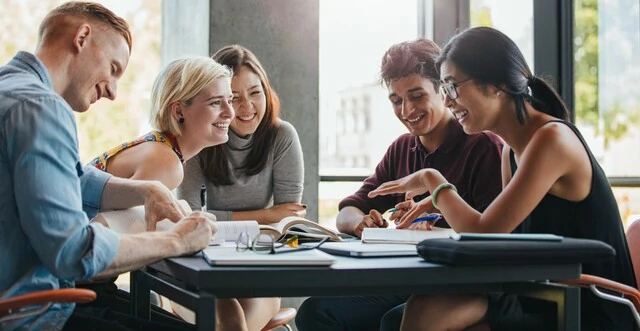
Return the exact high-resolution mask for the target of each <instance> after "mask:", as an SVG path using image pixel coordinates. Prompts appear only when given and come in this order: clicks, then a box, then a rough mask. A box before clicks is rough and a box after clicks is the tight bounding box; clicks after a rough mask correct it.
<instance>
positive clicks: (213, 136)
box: [91, 57, 280, 330]
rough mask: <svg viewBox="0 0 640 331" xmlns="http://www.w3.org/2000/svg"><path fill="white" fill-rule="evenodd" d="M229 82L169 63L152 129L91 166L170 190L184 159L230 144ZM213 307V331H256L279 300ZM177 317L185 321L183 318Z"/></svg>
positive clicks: (196, 60)
mask: <svg viewBox="0 0 640 331" xmlns="http://www.w3.org/2000/svg"><path fill="white" fill-rule="evenodd" d="M231 77H232V73H231V70H230V69H228V68H227V67H225V66H223V65H221V64H219V63H218V62H216V61H215V60H213V59H211V58H209V57H186V58H180V59H177V60H173V61H171V62H169V63H168V64H167V65H166V66H165V67H164V68H163V69H162V71H161V72H160V74H159V75H158V77H157V78H156V80H155V82H154V84H153V88H152V91H151V116H150V122H151V125H152V126H153V127H154V130H152V131H151V132H149V133H147V134H144V135H142V136H141V137H139V138H137V139H135V140H132V141H129V142H126V143H123V144H120V145H118V146H116V147H114V148H112V149H110V150H108V151H106V152H104V153H102V154H100V155H99V156H97V157H96V158H95V159H94V160H93V161H91V164H92V165H94V166H95V167H97V168H98V169H100V170H103V171H106V172H108V173H110V174H112V175H114V176H118V177H124V178H132V179H145V180H157V181H160V182H161V183H163V184H164V185H165V186H167V187H168V188H169V189H171V190H173V189H175V188H176V187H177V186H178V185H180V183H181V182H182V179H183V173H184V169H183V167H184V165H185V162H186V161H187V160H189V159H190V158H192V157H193V156H195V155H196V154H198V153H199V152H200V151H201V150H202V149H203V148H205V147H209V146H215V145H219V144H222V143H225V142H227V140H228V139H229V137H228V131H229V125H230V124H231V121H232V119H233V118H234V115H235V113H234V110H233V107H232V101H233V94H232V92H231ZM119 295H122V293H120V294H119ZM217 303H218V304H217V305H216V309H217V314H216V316H219V317H220V319H219V320H218V321H217V329H218V330H259V329H261V328H262V326H264V325H266V323H267V322H268V321H269V320H270V319H271V317H273V316H274V315H275V314H276V313H277V311H278V309H279V308H280V300H279V299H278V298H267V299H261V298H255V299H254V298H244V299H240V300H238V299H219V300H218V301H217ZM176 307H177V308H178V311H183V310H184V309H181V307H180V306H177V305H176ZM181 316H183V317H185V319H186V320H189V319H190V318H189V314H188V313H187V314H181Z"/></svg>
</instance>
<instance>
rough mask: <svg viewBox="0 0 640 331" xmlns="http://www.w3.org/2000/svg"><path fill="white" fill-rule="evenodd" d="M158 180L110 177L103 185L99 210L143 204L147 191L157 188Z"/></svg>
mask: <svg viewBox="0 0 640 331" xmlns="http://www.w3.org/2000/svg"><path fill="white" fill-rule="evenodd" d="M158 185H162V184H160V183H159V182H154V181H143V180H132V179H123V178H118V177H115V176H114V177H111V178H109V180H108V181H107V184H106V185H105V186H104V191H103V192H102V200H101V201H100V210H101V211H106V210H114V209H127V208H131V207H134V206H139V205H142V204H144V202H145V197H146V196H147V195H148V194H149V192H151V191H153V190H157V189H159V187H158Z"/></svg>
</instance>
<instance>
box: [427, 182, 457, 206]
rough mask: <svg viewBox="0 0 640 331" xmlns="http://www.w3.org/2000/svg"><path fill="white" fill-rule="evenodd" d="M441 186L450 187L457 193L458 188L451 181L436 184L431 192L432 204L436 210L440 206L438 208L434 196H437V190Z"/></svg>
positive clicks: (438, 190) (440, 188) (441, 187)
mask: <svg viewBox="0 0 640 331" xmlns="http://www.w3.org/2000/svg"><path fill="white" fill-rule="evenodd" d="M443 188H450V189H452V190H454V191H455V192H456V193H458V189H457V188H456V187H455V186H454V185H453V184H451V183H442V184H440V185H438V187H436V189H435V190H433V193H432V194H431V202H433V206H434V207H435V208H436V209H438V210H440V208H438V204H436V198H438V192H440V190H442V189H443Z"/></svg>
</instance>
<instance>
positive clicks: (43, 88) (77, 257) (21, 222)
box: [0, 52, 119, 330]
mask: <svg viewBox="0 0 640 331" xmlns="http://www.w3.org/2000/svg"><path fill="white" fill-rule="evenodd" d="M108 179H109V175H108V174H106V173H104V172H101V171H99V170H97V169H95V168H92V167H86V168H84V169H83V167H82V165H81V163H80V157H79V154H78V137H77V131H76V122H75V118H74V116H73V111H72V110H71V108H70V107H69V105H68V104H67V103H66V102H65V101H64V99H62V98H61V97H60V96H59V95H58V94H56V93H55V92H54V91H53V85H52V83H51V78H50V77H49V74H48V72H47V69H46V68H45V67H44V65H43V64H42V62H40V60H38V59H37V58H36V57H35V56H34V55H32V54H30V53H26V52H19V53H18V54H17V55H16V56H15V57H14V58H13V59H12V60H11V61H10V62H9V63H8V64H7V65H6V66H3V67H0V261H1V262H0V263H1V264H0V298H7V297H11V296H15V295H19V294H23V293H29V292H35V291H40V290H48V289H57V288H65V287H73V286H74V281H75V280H79V279H90V278H92V277H94V276H95V275H96V274H97V273H99V272H101V271H103V270H104V269H106V268H107V267H108V266H109V265H110V264H111V262H112V261H113V260H114V259H115V256H116V251H117V249H118V245H119V240H118V236H117V235H116V234H115V233H114V232H112V231H111V230H109V229H107V228H105V227H103V226H101V225H97V224H89V219H88V217H93V216H94V215H95V214H96V212H97V210H98V207H99V205H100V200H101V198H102V190H103V188H104V185H105V183H106V182H107V180H108ZM73 308H74V306H73V305H72V304H62V305H61V304H56V305H53V306H52V307H51V308H50V309H49V310H48V311H47V312H46V313H44V314H42V315H40V316H36V317H31V318H27V319H21V320H18V321H15V322H11V323H10V324H9V323H6V324H4V325H0V329H3V330H7V329H28V330H32V329H38V330H40V329H47V330H50V329H53V330H56V329H60V328H62V327H63V326H64V323H65V322H66V320H67V319H68V318H69V316H70V315H71V313H72V311H73Z"/></svg>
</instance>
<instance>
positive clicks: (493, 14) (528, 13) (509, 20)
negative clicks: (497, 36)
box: [469, 0, 535, 72]
mask: <svg viewBox="0 0 640 331" xmlns="http://www.w3.org/2000/svg"><path fill="white" fill-rule="evenodd" d="M469 8H470V17H469V19H470V20H469V25H470V26H471V27H475V26H489V27H492V28H496V29H498V30H500V31H502V32H503V33H504V34H506V35H507V36H509V38H511V39H513V41H514V42H515V43H516V45H518V48H520V51H521V52H522V54H523V55H524V58H525V59H526V60H527V63H528V64H529V67H530V68H531V70H532V71H534V68H533V0H517V1H513V0H471V1H470V3H469ZM516 13H517V14H516ZM534 72H535V71H534Z"/></svg>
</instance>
